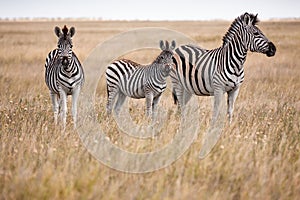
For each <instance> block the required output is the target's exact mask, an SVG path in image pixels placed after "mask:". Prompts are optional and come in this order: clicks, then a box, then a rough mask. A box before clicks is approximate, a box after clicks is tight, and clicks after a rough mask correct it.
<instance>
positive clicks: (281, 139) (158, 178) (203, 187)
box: [0, 20, 300, 199]
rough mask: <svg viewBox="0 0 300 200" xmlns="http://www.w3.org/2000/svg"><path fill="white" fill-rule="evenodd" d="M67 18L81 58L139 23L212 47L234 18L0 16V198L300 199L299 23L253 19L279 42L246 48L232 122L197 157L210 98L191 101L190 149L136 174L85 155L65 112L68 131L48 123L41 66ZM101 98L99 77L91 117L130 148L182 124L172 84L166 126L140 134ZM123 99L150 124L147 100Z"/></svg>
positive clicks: (155, 144) (141, 148) (140, 55)
mask: <svg viewBox="0 0 300 200" xmlns="http://www.w3.org/2000/svg"><path fill="white" fill-rule="evenodd" d="M65 24H66V25H67V26H68V27H71V26H74V27H75V28H76V34H75V36H74V38H73V43H74V47H73V50H74V52H76V54H77V56H78V57H79V59H80V60H81V62H82V63H84V60H85V59H86V58H87V57H88V55H89V54H90V53H91V52H92V51H93V49H94V48H95V47H96V46H97V45H98V44H101V43H102V42H104V41H106V40H108V39H110V38H111V37H113V36H115V35H116V34H119V33H122V32H125V31H129V30H132V29H135V28H142V27H164V28H168V29H172V30H176V31H179V32H181V33H183V34H185V35H187V36H189V37H191V38H192V39H194V40H195V41H196V42H197V43H198V45H199V46H201V47H204V48H207V49H212V48H216V47H219V46H220V45H221V44H222V37H223V36H224V35H225V33H226V31H227V30H228V28H229V26H230V24H231V22H229V21H180V22H168V21H165V22H151V21H130V22H128V21H72V20H70V21H0V47H1V48H0V199H297V198H299V197H300V157H299V155H300V78H299V77H300V65H299V52H300V34H299V33H300V21H292V20H291V21H262V22H260V23H259V25H258V26H259V27H260V29H261V30H262V31H263V32H264V34H265V35H266V36H267V37H268V38H269V39H270V40H271V41H272V42H273V43H274V44H275V45H276V47H277V52H276V55H275V56H274V57H271V58H268V57H266V56H265V55H262V54H258V53H251V52H249V53H248V57H247V61H246V63H245V81H244V83H243V85H242V87H241V89H240V93H239V96H238V98H237V101H236V103H235V111H234V119H233V122H232V123H231V124H228V123H226V124H225V128H224V131H223V133H222V135H221V137H220V139H219V141H218V143H217V144H216V146H215V147H214V149H213V150H212V152H211V153H210V154H209V155H208V156H207V157H206V158H205V159H202V160H201V159H199V158H198V154H199V151H200V149H201V146H202V138H203V135H204V134H205V132H206V130H207V129H208V127H209V122H210V117H211V106H212V98H210V97H198V98H197V101H198V107H199V109H198V110H199V121H195V122H194V121H193V122H191V123H197V124H199V129H198V136H197V138H196V139H195V141H194V142H193V143H192V145H191V146H190V148H189V149H188V150H187V151H186V152H185V153H184V154H183V155H182V156H181V157H180V158H179V159H178V160H176V161H175V162H174V163H173V164H171V165H169V166H167V167H165V168H163V169H160V170H156V171H154V172H149V173H141V174H131V173H125V172H120V171H117V170H114V169H111V168H109V167H107V166H105V165H103V164H102V163H100V162H98V161H97V160H96V159H95V158H94V157H93V156H92V155H90V153H89V152H88V150H87V149H86V148H85V147H84V146H83V144H82V142H81V139H80V137H79V135H78V134H77V132H76V131H74V130H73V125H72V120H71V115H70V113H71V112H69V113H68V121H67V123H68V125H67V127H66V130H65V132H63V131H62V130H61V128H60V126H55V125H54V120H53V113H52V105H51V100H50V96H49V91H48V88H47V87H46V84H45V82H44V72H45V68H44V63H45V58H46V55H47V53H48V52H49V51H50V50H52V49H54V48H56V45H57V38H56V36H55V34H54V31H53V30H54V27H55V26H60V27H62V26H63V25H65ZM103 53H106V52H103ZM158 53H159V50H158V49H157V50H145V51H139V52H134V53H131V54H128V55H123V56H124V57H127V58H130V59H132V60H135V61H137V62H140V63H145V64H146V63H149V62H151V61H152V60H153V59H154V58H155V56H156V55H158ZM83 67H85V66H83ZM100 67H106V66H100ZM86 70H87V69H86ZM99 76H100V75H99ZM170 86H171V85H168V87H170ZM70 100H71V99H69V102H70ZM105 103H106V85H105V77H104V76H100V77H99V83H98V87H97V91H96V101H95V108H96V111H97V120H98V121H99V123H100V125H101V127H102V128H103V129H104V130H105V133H106V134H107V138H109V140H110V141H111V142H112V143H114V144H115V145H117V146H119V147H120V148H124V149H126V148H127V149H128V151H136V152H147V151H151V150H155V149H156V148H161V147H162V146H164V145H167V144H168V142H169V141H170V140H171V139H172V137H173V136H174V133H175V132H176V130H177V129H178V127H179V125H180V117H179V115H180V114H179V113H178V112H177V108H176V106H175V105H174V104H173V101H172V98H171V92H170V90H169V89H168V90H167V91H166V92H165V93H164V94H163V97H162V99H161V102H160V103H159V106H160V107H161V108H164V109H165V110H166V113H167V114H166V118H165V119H164V120H163V122H164V125H163V127H162V129H161V131H160V133H159V134H158V135H157V136H155V137H153V138H150V139H146V140H142V139H132V138H130V137H129V136H127V135H126V134H124V133H122V131H120V130H119V129H118V126H117V124H116V122H115V121H114V120H113V118H109V117H107V116H106V113H105ZM69 105H70V104H69ZM128 105H129V109H130V114H131V115H132V118H133V120H135V121H136V123H147V122H145V121H146V120H145V119H144V110H145V102H144V100H130V101H129V104H128ZM69 110H70V106H69Z"/></svg>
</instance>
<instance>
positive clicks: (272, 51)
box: [266, 42, 276, 57]
mask: <svg viewBox="0 0 300 200" xmlns="http://www.w3.org/2000/svg"><path fill="white" fill-rule="evenodd" d="M275 53H276V47H275V45H274V44H273V43H272V42H269V50H268V51H267V53H266V54H267V56H268V57H271V56H274V55H275Z"/></svg>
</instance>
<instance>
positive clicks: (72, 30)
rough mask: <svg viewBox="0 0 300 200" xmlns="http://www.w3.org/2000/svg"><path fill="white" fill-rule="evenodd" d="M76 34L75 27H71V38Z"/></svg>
mask: <svg viewBox="0 0 300 200" xmlns="http://www.w3.org/2000/svg"><path fill="white" fill-rule="evenodd" d="M74 34H75V28H74V27H71V28H70V36H71V37H73V36H74Z"/></svg>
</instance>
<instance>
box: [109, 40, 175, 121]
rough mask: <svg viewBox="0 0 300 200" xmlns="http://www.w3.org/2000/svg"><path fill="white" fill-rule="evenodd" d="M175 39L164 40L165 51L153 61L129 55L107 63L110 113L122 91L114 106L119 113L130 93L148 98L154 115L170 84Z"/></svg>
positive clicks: (147, 107) (149, 111)
mask: <svg viewBox="0 0 300 200" xmlns="http://www.w3.org/2000/svg"><path fill="white" fill-rule="evenodd" d="M175 45H176V43H175V41H172V43H171V46H169V42H168V41H166V42H165V43H164V42H163V41H160V49H161V50H162V52H161V53H160V54H159V56H158V57H157V58H156V59H155V60H154V61H153V62H152V63H151V64H149V65H141V64H138V63H136V62H134V61H131V60H127V59H120V60H116V61H114V62H113V63H112V64H110V65H109V66H108V67H107V70H106V83H107V106H106V110H107V114H108V115H110V114H111V112H112V107H113V103H114V101H115V98H116V96H117V95H118V98H117V102H116V104H115V107H114V111H115V113H116V115H118V114H119V112H120V108H121V106H122V105H123V103H124V101H125V99H126V97H127V96H128V97H131V98H135V99H140V98H146V116H147V117H151V118H152V119H153V117H154V116H153V114H154V112H155V111H156V106H157V104H158V102H159V99H160V97H161V94H162V93H163V92H164V90H165V89H166V87H167V83H166V79H167V77H168V76H169V74H170V71H171V68H172V66H173V60H172V57H173V50H174V49H175Z"/></svg>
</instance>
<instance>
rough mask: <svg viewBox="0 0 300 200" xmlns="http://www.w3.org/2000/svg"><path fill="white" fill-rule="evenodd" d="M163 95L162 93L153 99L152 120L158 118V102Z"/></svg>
mask: <svg viewBox="0 0 300 200" xmlns="http://www.w3.org/2000/svg"><path fill="white" fill-rule="evenodd" d="M161 94H162V93H160V94H159V95H157V96H156V97H154V99H153V103H152V120H153V119H154V118H155V117H156V114H157V104H158V102H159V100H160V97H161Z"/></svg>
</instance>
